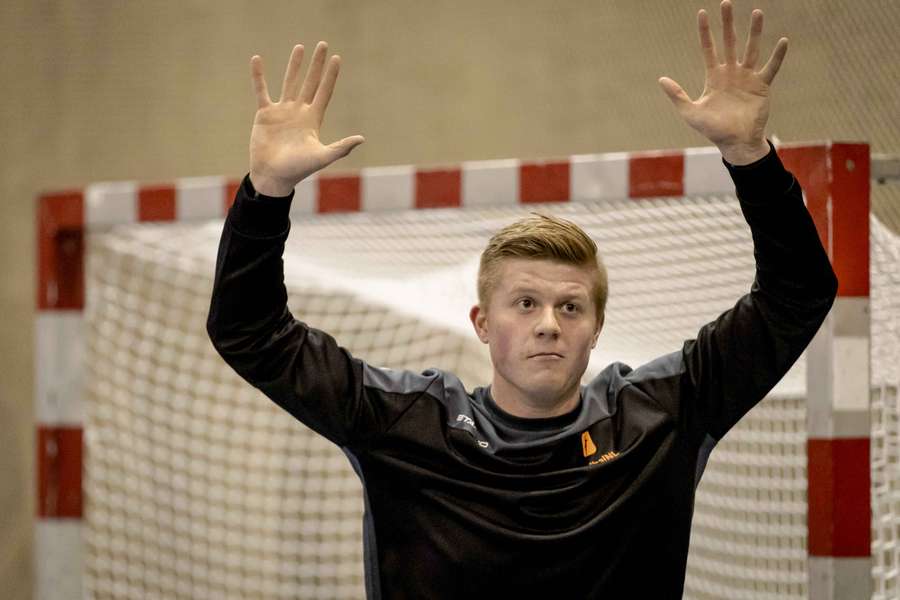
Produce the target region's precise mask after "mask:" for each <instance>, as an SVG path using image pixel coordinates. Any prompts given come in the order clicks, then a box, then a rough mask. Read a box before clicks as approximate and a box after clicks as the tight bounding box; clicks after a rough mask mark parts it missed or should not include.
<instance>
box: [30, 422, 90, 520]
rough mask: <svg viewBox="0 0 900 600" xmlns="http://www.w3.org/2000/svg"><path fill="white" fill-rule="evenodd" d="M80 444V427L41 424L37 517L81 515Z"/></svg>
mask: <svg viewBox="0 0 900 600" xmlns="http://www.w3.org/2000/svg"><path fill="white" fill-rule="evenodd" d="M81 448H82V433H81V428H80V427H45V426H38V431H37V476H38V477H37V484H38V497H37V515H38V517H41V518H66V517H68V518H81V515H82V496H81V468H82V459H81V455H82V453H81Z"/></svg>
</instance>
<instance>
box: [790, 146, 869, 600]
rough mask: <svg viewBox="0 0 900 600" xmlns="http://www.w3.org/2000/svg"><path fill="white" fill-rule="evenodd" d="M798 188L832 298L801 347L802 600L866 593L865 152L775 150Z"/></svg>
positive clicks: (850, 149)
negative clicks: (833, 289)
mask: <svg viewBox="0 0 900 600" xmlns="http://www.w3.org/2000/svg"><path fill="white" fill-rule="evenodd" d="M779 154H780V155H781V156H782V158H783V160H784V163H785V165H786V166H787V168H788V169H789V170H791V171H792V172H793V173H794V174H795V175H796V176H797V178H798V180H799V181H800V184H801V186H803V189H804V191H805V194H806V202H807V208H808V209H809V211H810V213H811V214H812V216H813V220H814V221H815V223H816V228H817V229H818V231H819V236H820V237H821V239H822V242H823V244H824V246H825V248H826V249H827V251H828V254H829V257H830V258H831V262H832V265H833V266H834V269H835V272H836V273H837V277H838V281H839V286H838V297H837V299H836V301H835V304H834V307H833V308H832V310H831V313H830V314H829V315H828V318H827V319H826V321H825V323H824V324H823V325H822V327H821V329H820V330H819V333H818V334H817V335H816V337H815V339H814V340H813V342H812V343H811V344H810V346H809V349H808V350H807V432H808V441H807V481H808V484H807V493H808V495H807V502H808V513H807V514H808V519H807V523H808V528H809V533H808V538H807V539H808V544H807V549H808V553H809V597H810V598H811V599H812V600H831V599H839V598H869V597H870V596H871V595H872V561H871V520H872V513H871V504H870V496H871V489H870V488H871V484H870V468H871V461H870V454H869V437H870V431H871V429H870V422H869V397H870V383H869V382H870V372H869V371H870V367H869V365H870V362H869V352H870V344H869V341H870V333H869V171H870V165H869V147H868V145H866V144H830V145H828V146H825V147H815V148H811V147H800V146H798V147H790V148H784V149H781V150H780V151H779Z"/></svg>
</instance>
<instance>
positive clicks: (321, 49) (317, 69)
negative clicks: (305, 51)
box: [300, 42, 328, 104]
mask: <svg viewBox="0 0 900 600" xmlns="http://www.w3.org/2000/svg"><path fill="white" fill-rule="evenodd" d="M326 54H328V44H326V43H325V42H319V43H318V44H316V49H315V51H314V52H313V57H312V60H311V61H310V63H309V70H308V71H307V72H306V79H305V80H304V81H303V88H301V90H300V100H301V101H303V102H306V103H307V104H310V103H311V102H312V101H313V97H315V95H316V90H317V89H318V88H319V80H320V79H322V65H324V64H325V55H326Z"/></svg>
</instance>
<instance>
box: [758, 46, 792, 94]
mask: <svg viewBox="0 0 900 600" xmlns="http://www.w3.org/2000/svg"><path fill="white" fill-rule="evenodd" d="M787 48H788V39H787V38H784V37H783V38H781V39H780V40H778V43H777V44H775V49H774V50H772V56H771V57H769V62H767V63H766V66H764V67H763V68H762V69H761V70H760V71H759V76H760V78H761V79H762V80H763V81H764V82H765V83H766V84H770V83H772V80H773V79H775V75H777V74H778V70H779V69H780V68H781V62H782V61H783V60H784V55H785V54H787Z"/></svg>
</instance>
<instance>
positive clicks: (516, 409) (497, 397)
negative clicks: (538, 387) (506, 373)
mask: <svg viewBox="0 0 900 600" xmlns="http://www.w3.org/2000/svg"><path fill="white" fill-rule="evenodd" d="M491 397H492V398H493V400H494V403H495V404H496V405H497V406H498V407H499V408H500V409H501V410H503V411H504V412H507V413H509V414H511V415H513V416H515V417H521V418H523V419H546V418H549V417H558V416H559V415H564V414H566V413H569V412H571V411H573V410H575V407H577V406H578V401H579V399H580V398H581V394H580V390H579V386H577V385H576V386H575V387H574V389H572V390H569V391H567V392H566V393H564V394H563V395H562V396H560V397H559V399H557V400H555V401H545V400H543V399H537V398H530V397H528V396H526V395H525V394H522V393H521V391H520V390H518V389H516V388H514V387H512V386H511V385H509V384H508V383H507V382H506V381H504V380H503V378H501V377H495V378H494V382H493V383H492V384H491Z"/></svg>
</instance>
